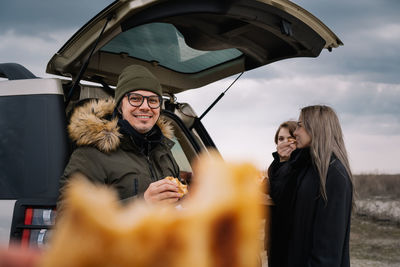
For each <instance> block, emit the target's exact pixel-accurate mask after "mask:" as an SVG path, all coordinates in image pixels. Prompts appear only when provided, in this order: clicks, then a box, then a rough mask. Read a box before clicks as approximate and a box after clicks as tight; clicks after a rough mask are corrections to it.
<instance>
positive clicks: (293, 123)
mask: <svg viewBox="0 0 400 267" xmlns="http://www.w3.org/2000/svg"><path fill="white" fill-rule="evenodd" d="M296 126H297V122H296V121H285V122H282V123H281V125H279V128H278V130H276V133H275V139H274V141H275V144H278V137H279V131H280V130H281V129H282V128H287V129H288V130H289V134H290V136H294V135H293V133H294V131H295V130H296Z"/></svg>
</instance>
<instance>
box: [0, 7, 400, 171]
mask: <svg viewBox="0 0 400 267" xmlns="http://www.w3.org/2000/svg"><path fill="white" fill-rule="evenodd" d="M111 2H112V1H106V0H80V1H61V0H5V1H4V0H3V1H2V7H1V9H0V25H1V27H0V62H17V63H20V64H22V65H24V66H26V67H27V68H28V69H30V70H31V71H32V72H33V73H34V74H36V75H37V76H41V77H45V76H46V77H48V76H49V75H47V74H45V68H46V64H47V62H48V61H49V59H50V58H51V56H52V55H53V54H54V53H55V52H57V50H58V49H59V48H60V47H61V46H62V45H63V44H64V43H65V42H66V41H67V40H68V39H69V37H71V36H72V34H73V33H75V32H76V31H77V30H78V29H79V28H80V27H81V26H82V25H83V24H84V23H86V22H87V21H88V20H89V19H90V18H92V17H93V16H94V15H95V14H97V13H98V12H99V11H100V10H102V9H103V8H104V7H106V6H107V5H108V4H109V3H111ZM294 2H295V3H297V4H299V5H301V6H302V7H303V8H305V9H306V10H308V11H309V12H311V13H312V14H313V15H315V16H316V17H318V18H319V19H320V20H321V21H323V22H324V23H325V24H326V25H327V26H328V27H329V28H330V29H331V30H332V31H333V32H335V33H336V34H337V35H338V36H339V38H340V39H341V40H342V41H343V43H344V46H342V47H339V48H337V49H334V50H333V51H332V52H328V51H327V50H324V51H322V53H321V55H320V56H319V57H318V58H298V59H289V60H284V61H281V62H276V63H273V64H271V65H268V66H265V67H262V68H258V69H256V70H253V71H250V72H247V73H245V74H244V75H243V76H242V77H241V78H240V79H239V80H238V82H237V83H236V84H235V85H234V86H233V87H232V88H231V89H230V90H229V91H228V93H227V94H226V95H225V97H224V98H223V99H222V100H221V101H220V102H219V103H218V105H217V106H215V107H214V109H213V110H212V111H211V112H210V113H209V114H208V115H207V116H206V117H205V118H204V119H203V123H204V124H205V126H206V128H207V129H208V130H209V133H210V135H211V137H212V138H213V139H214V141H215V143H216V144H217V146H218V148H219V150H220V151H221V153H222V154H223V156H224V157H225V158H226V159H228V160H248V161H252V162H254V163H255V164H256V165H257V166H258V167H260V168H262V169H264V168H266V167H267V166H268V164H269V163H270V162H271V160H272V156H271V153H272V152H273V151H274V150H275V145H274V143H273V136H274V134H275V130H276V128H277V127H278V125H279V124H280V123H281V122H282V121H285V120H288V119H297V117H298V114H299V110H300V108H301V107H303V106H306V105H312V104H328V105H330V106H332V107H333V108H334V109H335V110H336V111H337V113H338V115H339V118H340V120H341V123H342V128H343V132H344V135H345V142H346V146H347V149H348V153H349V156H350V163H351V165H352V169H353V171H354V172H355V173H371V172H373V173H400V164H399V163H398V160H397V154H398V152H397V149H399V148H400V145H399V143H400V75H399V70H400V53H399V52H398V47H399V43H400V16H399V10H400V1H398V0H353V1H348V0H337V1H327V0H304V1H301V0H297V1H294ZM233 78H234V77H231V78H228V79H225V80H223V81H220V82H217V83H214V84H212V85H209V86H207V87H205V88H201V89H196V90H193V91H192V92H187V93H183V94H180V95H178V96H177V97H178V100H181V101H182V102H184V101H187V102H189V103H191V104H192V106H193V107H194V109H195V110H196V111H197V113H198V115H200V114H202V112H203V111H204V110H205V109H206V108H207V106H208V105H210V104H211V103H212V102H213V100H214V99H215V98H216V97H218V95H219V94H220V93H221V92H222V91H223V90H224V89H225V88H226V87H227V86H229V84H230V83H231V82H232V80H233Z"/></svg>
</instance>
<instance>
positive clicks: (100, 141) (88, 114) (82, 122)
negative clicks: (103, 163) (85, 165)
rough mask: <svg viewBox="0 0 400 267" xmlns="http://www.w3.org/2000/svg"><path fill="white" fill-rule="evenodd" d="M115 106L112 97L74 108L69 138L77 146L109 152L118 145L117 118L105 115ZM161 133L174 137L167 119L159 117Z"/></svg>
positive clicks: (170, 137) (158, 122)
mask: <svg viewBox="0 0 400 267" xmlns="http://www.w3.org/2000/svg"><path fill="white" fill-rule="evenodd" d="M114 108H115V101H114V100H113V99H100V100H95V99H94V100H91V101H90V102H88V103H86V104H85V105H83V106H81V107H78V108H76V109H75V111H74V112H73V114H72V116H71V120H70V124H69V126H68V132H69V136H70V137H71V140H72V141H74V142H76V144H77V145H78V146H89V145H90V146H95V147H96V148H98V149H99V150H100V151H103V152H106V153H108V152H111V151H114V150H116V149H117V148H118V147H119V145H120V137H122V134H121V133H120V132H119V127H118V118H114V119H112V120H111V121H110V120H107V119H106V118H105V117H107V116H109V115H111V114H112V113H113V111H114ZM157 125H158V126H159V127H160V129H161V132H162V133H163V135H164V136H165V137H167V138H169V139H172V138H173V137H174V133H173V127H172V125H171V123H170V122H169V121H167V120H166V119H165V118H163V117H160V118H159V119H158V121H157Z"/></svg>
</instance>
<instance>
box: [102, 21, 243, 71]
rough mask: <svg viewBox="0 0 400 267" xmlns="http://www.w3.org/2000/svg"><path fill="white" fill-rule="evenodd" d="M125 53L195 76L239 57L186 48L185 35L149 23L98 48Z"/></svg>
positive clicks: (171, 27) (228, 52)
mask: <svg viewBox="0 0 400 267" xmlns="http://www.w3.org/2000/svg"><path fill="white" fill-rule="evenodd" d="M101 51H103V52H110V53H115V54H127V55H128V56H131V57H134V58H138V59H141V60H145V61H152V62H154V61H156V62H157V63H158V64H159V65H161V66H163V67H165V68H169V69H172V70H174V71H177V72H182V73H195V72H199V71H202V70H205V69H208V68H210V67H214V66H216V65H219V64H221V63H225V62H227V61H230V60H233V59H236V58H238V57H240V56H241V55H242V52H240V51H239V50H238V49H235V48H231V49H223V50H216V51H200V50H196V49H193V48H190V47H189V46H187V45H186V43H185V39H184V36H183V35H182V34H181V33H180V32H179V31H178V30H177V29H176V28H175V26H174V25H172V24H169V23H149V24H144V25H140V26H138V27H134V28H132V29H130V30H128V31H125V32H123V33H121V34H119V35H118V36H116V37H115V38H114V39H113V40H111V41H110V42H109V43H108V44H106V45H105V46H103V47H102V48H101Z"/></svg>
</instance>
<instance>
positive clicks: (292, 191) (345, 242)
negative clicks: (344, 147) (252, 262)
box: [268, 148, 353, 267]
mask: <svg viewBox="0 0 400 267" xmlns="http://www.w3.org/2000/svg"><path fill="white" fill-rule="evenodd" d="M274 154H275V155H274V157H275V160H274V162H273V163H272V164H271V168H270V173H269V175H270V177H269V181H270V195H271V197H272V199H273V200H274V202H275V206H274V207H273V208H272V212H271V229H270V234H271V243H270V244H271V247H270V251H269V259H268V261H269V266H270V267H286V266H287V267H292V266H299V267H300V266H301V267H304V266H323V267H330V266H340V267H345V266H346V267H347V266H350V256H349V236H350V219H351V209H352V191H353V190H352V183H351V180H350V178H349V176H348V174H347V172H346V170H345V168H344V166H343V164H342V163H341V162H340V161H339V160H338V159H337V158H336V157H335V156H334V155H333V156H332V158H331V162H330V165H329V169H328V175H327V179H326V194H327V198H328V201H327V202H326V201H324V199H323V198H322V195H321V192H320V180H319V175H318V173H317V171H316V168H315V165H314V164H313V163H312V161H311V157H310V151H309V149H308V148H306V149H297V150H295V151H294V152H293V153H292V156H291V159H290V160H289V161H288V162H286V163H280V162H279V157H277V154H276V153H274Z"/></svg>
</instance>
